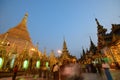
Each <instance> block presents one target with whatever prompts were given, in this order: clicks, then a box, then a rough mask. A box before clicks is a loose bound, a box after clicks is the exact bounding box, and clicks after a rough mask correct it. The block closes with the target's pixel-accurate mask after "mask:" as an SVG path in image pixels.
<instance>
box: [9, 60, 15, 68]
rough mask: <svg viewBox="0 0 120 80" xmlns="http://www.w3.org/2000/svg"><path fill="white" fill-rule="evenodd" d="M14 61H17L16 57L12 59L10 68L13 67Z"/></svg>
mask: <svg viewBox="0 0 120 80" xmlns="http://www.w3.org/2000/svg"><path fill="white" fill-rule="evenodd" d="M14 62H15V58H13V59H12V61H11V64H10V68H13V66H14Z"/></svg>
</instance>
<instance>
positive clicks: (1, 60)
mask: <svg viewBox="0 0 120 80" xmlns="http://www.w3.org/2000/svg"><path fill="white" fill-rule="evenodd" d="M2 66H3V58H2V57H0V69H1V68H2Z"/></svg>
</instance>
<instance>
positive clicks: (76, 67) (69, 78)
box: [13, 60, 113, 80]
mask: <svg viewBox="0 0 120 80" xmlns="http://www.w3.org/2000/svg"><path fill="white" fill-rule="evenodd" d="M109 68H110V66H109V64H108V63H107V62H105V61H104V60H103V61H102V63H96V64H95V63H92V62H91V63H90V64H85V63H80V62H77V61H76V62H71V61H67V60H64V61H63V62H62V64H60V63H59V62H57V63H56V64H54V65H53V66H52V67H49V66H48V67H47V68H46V69H45V70H44V71H43V70H39V73H41V72H43V75H44V77H45V78H46V77H47V78H48V79H50V77H51V76H53V80H84V77H83V76H82V73H86V72H87V73H96V74H99V75H100V76H101V77H102V76H103V74H105V75H106V78H107V80H113V79H112V76H111V74H110V71H109ZM17 71H18V67H17V65H16V66H15V67H14V70H13V72H14V75H13V80H15V78H16V75H17Z"/></svg>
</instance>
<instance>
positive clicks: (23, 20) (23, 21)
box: [21, 13, 28, 25]
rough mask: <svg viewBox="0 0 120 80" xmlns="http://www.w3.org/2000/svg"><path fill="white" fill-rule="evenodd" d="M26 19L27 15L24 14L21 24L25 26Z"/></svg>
mask: <svg viewBox="0 0 120 80" xmlns="http://www.w3.org/2000/svg"><path fill="white" fill-rule="evenodd" d="M27 19H28V13H25V15H24V17H23V19H22V21H21V24H23V25H26V24H27Z"/></svg>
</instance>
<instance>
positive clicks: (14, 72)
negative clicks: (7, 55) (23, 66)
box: [12, 65, 18, 80]
mask: <svg viewBox="0 0 120 80" xmlns="http://www.w3.org/2000/svg"><path fill="white" fill-rule="evenodd" d="M17 72H18V66H17V65H15V67H14V69H13V78H12V80H15V79H16V76H17Z"/></svg>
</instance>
